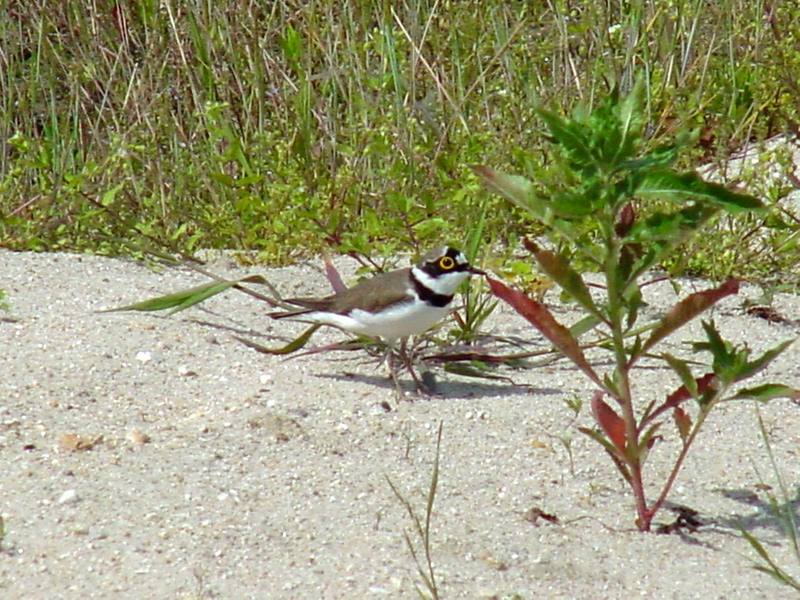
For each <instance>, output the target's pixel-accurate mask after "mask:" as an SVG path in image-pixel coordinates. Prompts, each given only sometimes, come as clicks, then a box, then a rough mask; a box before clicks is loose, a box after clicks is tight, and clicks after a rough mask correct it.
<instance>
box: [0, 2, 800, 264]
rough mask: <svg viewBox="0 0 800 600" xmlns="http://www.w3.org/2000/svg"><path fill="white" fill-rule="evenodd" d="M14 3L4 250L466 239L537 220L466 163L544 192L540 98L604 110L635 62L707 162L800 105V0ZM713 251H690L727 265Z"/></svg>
mask: <svg viewBox="0 0 800 600" xmlns="http://www.w3.org/2000/svg"><path fill="white" fill-rule="evenodd" d="M0 7H1V8H2V15H3V17H2V18H0V48H2V49H3V52H2V55H0V215H2V224H1V225H0V236H1V237H0V244H2V245H3V246H5V247H8V248H14V249H35V250H52V249H68V250H75V251H92V252H102V253H118V252H131V251H132V250H133V251H135V249H136V248H137V247H140V244H142V243H143V240H145V239H147V238H146V237H143V236H142V234H144V235H145V236H149V237H150V239H154V240H157V241H159V242H163V243H167V244H169V245H171V246H172V247H174V248H176V249H180V250H183V251H189V252H191V251H193V250H195V249H197V248H207V247H212V248H217V247H225V248H235V249H246V250H254V251H257V253H258V255H259V258H260V259H262V260H266V261H268V262H272V263H281V262H285V261H287V260H291V259H292V258H294V257H296V256H298V255H301V254H311V253H315V252H318V251H320V250H321V249H324V248H333V249H334V250H336V251H340V252H348V251H356V252H363V253H369V254H375V253H388V252H392V251H394V250H395V249H397V248H398V247H402V248H408V247H409V246H410V247H412V248H417V249H418V248H420V247H423V246H425V245H428V244H430V243H433V242H435V241H436V242H438V241H440V240H442V239H452V240H456V241H458V240H463V239H464V237H465V232H466V231H468V230H469V229H470V227H471V226H473V225H474V223H475V222H476V221H477V220H478V217H479V216H480V215H481V214H485V215H486V224H485V227H486V230H485V231H486V236H487V238H488V239H492V240H495V241H504V242H510V243H511V244H514V243H515V240H516V238H517V237H518V236H519V235H520V233H523V232H525V231H527V230H528V229H529V228H530V224H528V223H526V221H525V220H524V218H523V217H522V216H521V215H520V213H517V212H515V209H513V208H511V207H508V206H507V205H506V204H505V203H504V202H502V201H501V200H499V199H496V198H491V197H489V196H488V195H486V194H485V193H484V192H482V191H481V190H480V187H479V184H478V182H477V180H476V179H475V177H474V176H473V175H472V174H471V173H470V172H469V170H468V169H467V165H469V164H473V163H486V164H491V165H492V166H495V167H498V168H501V169H506V170H509V171H513V172H523V173H525V174H526V175H528V176H529V177H531V178H533V179H539V180H541V181H542V182H544V184H546V183H547V180H546V176H545V175H544V174H543V173H544V172H545V171H546V169H545V167H546V166H547V164H546V163H547V162H548V160H549V159H548V156H547V155H546V154H545V153H544V150H543V149H542V144H543V139H542V135H543V131H542V129H541V124H540V122H539V121H538V120H537V118H536V116H535V114H534V108H535V105H536V104H537V103H542V104H544V105H546V106H554V107H560V108H563V109H565V110H569V109H571V108H573V107H574V105H576V104H577V103H584V104H586V105H588V106H591V105H592V104H593V102H594V101H595V98H599V97H602V96H604V95H605V94H606V93H607V92H608V91H609V89H611V88H612V87H614V86H619V87H620V88H621V89H622V90H623V91H625V90H627V89H629V88H630V87H631V85H632V83H633V81H634V79H635V78H636V77H637V76H643V77H644V78H645V80H646V88H647V93H648V97H647V110H648V117H649V122H650V129H649V135H650V136H652V138H653V140H654V143H657V141H658V139H659V138H660V137H662V136H665V135H666V136H670V137H671V136H674V135H675V133H676V129H678V127H684V126H689V127H693V128H697V129H699V131H700V138H699V144H698V145H697V147H696V148H695V150H694V154H693V155H692V154H691V153H690V154H689V155H688V157H687V158H686V159H685V160H687V162H692V164H696V163H697V161H699V160H700V159H702V160H724V159H725V158H726V157H727V156H728V155H729V154H730V152H731V151H732V150H733V149H734V148H736V147H738V146H739V145H741V144H742V143H744V142H746V141H753V140H761V139H765V138H766V137H768V136H771V135H773V134H776V133H779V132H782V131H785V130H786V129H788V128H791V127H792V126H793V124H795V123H796V122H797V120H798V119H797V113H798V105H797V102H796V99H797V98H798V97H800V90H799V89H798V80H800V78H798V77H797V74H798V73H800V53H799V52H798V50H797V48H796V44H795V42H794V41H793V40H797V39H800V6H798V5H796V4H795V3H792V2H780V1H773V2H769V3H767V2H760V1H757V0H755V1H754V0H721V1H719V2H705V1H701V0H649V1H646V0H640V1H633V0H631V1H612V0H609V1H606V2H590V1H584V2H576V1H572V2H568V1H565V0H547V1H543V2H514V1H510V2H507V1H494V2H492V1H487V2H479V1H474V2H472V1H464V2H455V1H448V0H442V1H434V0H408V1H406V2H402V3H398V2H388V1H366V0H351V1H345V2H338V1H336V2H334V1H333V0H311V1H308V2H295V1H289V0H278V1H275V2H251V1H247V2H245V1H243V0H217V1H211V0H206V1H199V0H196V1H187V2H177V1H175V0H161V1H160V0H140V1H121V0H120V1H116V2H113V1H103V0H94V1H91V2H90V1H89V0H65V1H63V2H49V1H45V0H38V1H30V2H21V1H0ZM679 124H680V125H679ZM755 185H756V188H758V185H759V183H758V182H755ZM753 191H755V192H756V193H760V191H761V190H760V189H755V190H753ZM782 193H783V191H781V190H777V191H774V193H773V196H774V198H771V199H772V200H778V199H780V197H781V194H782ZM779 225H781V226H787V227H790V225H791V223H789V224H787V223H785V222H783V221H781V222H780V223H779ZM732 227H733V229H731V228H732ZM736 227H737V226H736V225H731V224H730V223H726V224H724V226H722V227H720V230H719V232H720V235H723V236H725V235H728V236H730V235H734V236H736V235H738V231H737V230H736ZM742 227H744V226H742ZM794 227H795V230H796V224H795V225H794ZM790 228H791V227H790ZM731 230H733V231H734V233H733V234H731V233H730V231H731ZM794 233H796V231H794ZM783 235H784V236H790V235H792V234H791V233H787V234H783ZM795 237H796V236H795ZM707 243H709V242H707ZM720 246H724V244H719V243H718V242H712V243H709V245H708V246H707V249H708V251H709V255H708V256H709V258H708V260H707V261H706V263H701V264H699V265H694V266H693V265H688V267H689V268H694V269H695V270H699V271H703V270H704V269H706V270H708V269H710V270H712V271H713V270H714V269H715V268H717V267H716V266H715V265H718V264H719V263H717V262H715V260H712V259H715V257H717V256H718V255H719V253H716V254H715V253H714V252H713V249H714V248H715V247H720ZM795 248H796V247H795V246H790V247H789V250H794V249H795ZM702 251H703V248H699V249H697V252H694V253H689V255H691V256H705V255H703V254H702ZM723 254H724V253H723ZM726 261H727V262H726ZM742 262H743V261H741V257H740V256H738V255H735V253H734V256H732V257H728V258H727V259H725V258H724V256H723V258H722V267H721V268H720V269H721V270H722V271H730V270H732V269H735V267H736V265H737V264H742ZM682 266H683V267H686V266H687V265H682Z"/></svg>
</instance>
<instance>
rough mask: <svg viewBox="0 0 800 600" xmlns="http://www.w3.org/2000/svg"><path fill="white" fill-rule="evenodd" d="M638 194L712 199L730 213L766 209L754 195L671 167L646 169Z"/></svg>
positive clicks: (684, 198)
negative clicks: (730, 188)
mask: <svg viewBox="0 0 800 600" xmlns="http://www.w3.org/2000/svg"><path fill="white" fill-rule="evenodd" d="M636 195H637V196H639V197H642V198H651V197H652V198H658V199H664V200H669V201H670V202H680V201H683V200H695V201H698V202H702V203H711V204H714V205H716V206H719V207H720V208H722V209H724V210H726V211H728V212H731V213H740V212H747V211H756V210H764V205H763V204H762V203H761V201H760V200H758V199H757V198H756V197H755V196H751V195H749V194H740V193H738V192H732V191H731V190H729V189H728V188H726V187H724V186H722V185H720V184H718V183H711V182H708V181H704V180H703V179H702V177H700V176H699V175H698V174H697V173H694V172H688V173H683V174H681V173H676V172H675V171H672V170H670V169H655V170H653V171H651V172H649V173H647V174H646V175H645V176H644V178H643V179H642V182H641V183H640V184H639V187H638V188H637V190H636Z"/></svg>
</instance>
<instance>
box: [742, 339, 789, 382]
mask: <svg viewBox="0 0 800 600" xmlns="http://www.w3.org/2000/svg"><path fill="white" fill-rule="evenodd" d="M793 343H794V340H785V341H783V342H781V343H780V344H778V345H777V346H775V347H773V348H770V349H769V350H767V351H766V352H764V354H762V355H761V356H759V357H758V358H757V359H755V360H754V361H752V362H748V363H747V364H746V365H745V366H744V368H743V369H741V370H740V371H739V373H737V375H736V381H742V380H743V379H747V378H748V377H752V376H753V375H755V374H756V373H758V372H759V371H761V370H762V369H764V368H766V367H767V365H769V363H771V362H772V361H773V360H775V358H777V356H778V355H779V354H781V353H782V352H783V351H784V350H786V349H787V348H788V347H789V346H791V345H792V344H793Z"/></svg>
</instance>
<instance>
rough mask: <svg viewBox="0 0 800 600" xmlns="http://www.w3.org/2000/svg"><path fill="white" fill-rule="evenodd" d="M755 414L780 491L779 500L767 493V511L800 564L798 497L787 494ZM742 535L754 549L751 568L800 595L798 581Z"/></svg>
mask: <svg viewBox="0 0 800 600" xmlns="http://www.w3.org/2000/svg"><path fill="white" fill-rule="evenodd" d="M756 415H757V417H758V426H759V431H760V432H761V439H763V440H764V446H765V447H766V448H767V454H768V455H769V460H770V463H771V465H772V473H773V475H774V476H775V479H776V480H777V481H778V489H779V490H780V499H779V498H776V497H775V496H774V495H772V494H770V496H769V503H770V508H771V511H772V514H773V516H774V517H775V518H776V519H777V520H778V521H779V522H780V523H781V525H782V528H783V530H784V532H785V533H786V535H787V537H788V538H789V543H790V544H791V546H792V551H793V552H794V555H795V557H796V558H797V562H798V564H800V536H798V530H797V518H796V516H795V510H796V508H795V507H796V506H797V494H795V496H794V497H792V496H791V495H790V494H789V490H788V489H787V487H786V484H785V482H784V480H783V477H782V476H781V472H780V470H779V469H778V465H777V463H776V462H775V455H774V454H773V453H772V444H770V441H769V435H767V430H766V428H765V427H764V421H763V419H762V418H761V413H760V412H758V411H757V412H756ZM741 532H742V536H743V537H744V538H745V539H746V540H747V541H748V542H749V543H750V546H752V548H753V550H754V551H755V552H756V554H757V555H758V557H759V559H760V561H758V562H757V563H756V565H755V567H754V568H755V569H757V570H759V571H761V572H762V573H766V574H768V575H771V576H772V577H773V578H775V579H776V580H778V581H780V582H781V583H783V584H785V585H787V586H789V587H792V588H794V589H795V590H797V591H798V592H800V579H798V578H797V577H795V576H793V575H791V574H790V573H789V572H788V571H787V570H786V569H785V568H784V567H782V566H780V565H779V564H778V563H777V562H775V560H774V559H773V558H772V557H771V556H770V554H769V552H768V551H767V549H766V548H765V547H764V545H763V544H762V543H761V542H760V541H759V540H758V538H756V537H755V536H754V535H753V534H752V533H750V532H748V531H745V530H744V529H742V530H741Z"/></svg>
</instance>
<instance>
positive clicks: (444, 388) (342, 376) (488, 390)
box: [315, 371, 564, 400]
mask: <svg viewBox="0 0 800 600" xmlns="http://www.w3.org/2000/svg"><path fill="white" fill-rule="evenodd" d="M315 376H316V377H320V378H323V379H333V380H335V381H350V382H352V381H355V382H358V383H364V384H366V385H371V386H374V387H377V388H382V389H388V390H394V389H395V385H394V382H393V381H392V379H391V377H389V376H388V375H380V374H375V375H365V374H362V373H353V372H348V371H343V372H340V373H316V374H315ZM400 386H401V391H402V392H408V393H410V394H412V395H414V394H416V395H417V396H419V397H422V398H424V397H425V396H429V397H431V398H432V399H435V398H444V399H448V400H457V399H467V398H490V397H499V396H509V395H511V394H520V393H526V394H538V395H557V394H563V393H564V392H563V390H560V389H556V388H536V387H533V386H530V385H523V384H515V383H509V382H505V381H498V382H491V383H490V382H484V381H461V380H455V379H447V380H442V379H440V378H437V380H436V385H435V387H434V389H433V390H432V391H433V393H432V394H430V395H428V394H425V393H424V392H421V391H419V390H418V389H417V386H416V385H415V383H414V381H413V380H411V379H410V378H401V380H400Z"/></svg>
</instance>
